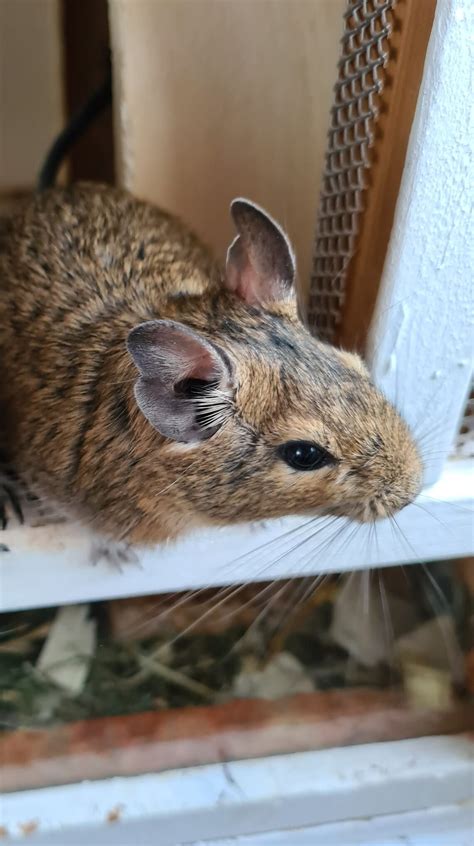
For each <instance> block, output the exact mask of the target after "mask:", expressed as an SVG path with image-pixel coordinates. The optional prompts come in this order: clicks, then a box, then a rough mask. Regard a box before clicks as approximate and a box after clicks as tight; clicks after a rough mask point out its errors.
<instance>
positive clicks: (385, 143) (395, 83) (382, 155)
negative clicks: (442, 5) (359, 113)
mask: <svg viewBox="0 0 474 846" xmlns="http://www.w3.org/2000/svg"><path fill="white" fill-rule="evenodd" d="M435 8H436V0H398V2H397V3H396V5H395V7H394V10H393V25H394V29H393V34H392V36H391V38H390V58H389V63H388V66H387V67H386V69H385V73H384V88H383V91H382V95H381V97H380V103H379V108H380V116H379V118H378V121H377V124H376V142H375V145H374V147H373V148H372V151H371V152H372V164H371V167H370V170H369V171H368V181H369V185H368V188H367V190H366V191H365V192H364V196H363V207H364V211H363V213H362V215H361V218H360V230H359V234H358V237H357V239H356V243H355V249H354V255H353V257H352V259H351V260H350V262H349V265H348V269H347V274H346V300H345V303H344V308H343V312H342V323H341V325H340V327H339V332H338V338H337V340H338V342H339V343H340V344H341V345H342V346H343V347H346V348H348V349H357V350H359V351H360V352H363V351H364V348H365V342H366V338H367V332H368V329H369V326H370V323H371V319H372V315H373V312H374V308H375V303H376V300H377V295H378V291H379V284H380V278H381V276H382V271H383V267H384V262H385V257H386V253H387V249H388V243H389V240H390V233H391V230H392V224H393V219H394V214H395V206H396V203H397V198H398V192H399V188H400V182H401V178H402V173H403V167H404V164H405V157H406V151H407V147H408V140H409V137H410V131H411V127H412V122H413V118H414V115H415V109H416V104H417V99H418V93H419V90H420V85H421V79H422V74H423V67H424V62H425V55H426V50H427V47H428V41H429V37H430V33H431V28H432V24H433V19H434V13H435Z"/></svg>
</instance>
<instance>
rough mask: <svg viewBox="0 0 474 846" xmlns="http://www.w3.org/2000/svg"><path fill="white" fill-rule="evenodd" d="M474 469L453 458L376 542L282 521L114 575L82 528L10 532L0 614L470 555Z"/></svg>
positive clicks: (193, 539)
mask: <svg viewBox="0 0 474 846" xmlns="http://www.w3.org/2000/svg"><path fill="white" fill-rule="evenodd" d="M473 470H474V463H473V462H470V461H452V462H449V463H448V465H447V467H446V470H445V473H444V474H443V476H442V478H441V479H440V480H439V482H437V484H436V485H434V486H433V487H432V488H429V489H427V490H426V491H425V492H424V494H422V495H421V496H420V499H419V505H418V504H416V503H415V504H413V505H411V506H409V507H408V508H406V509H405V510H404V511H402V512H401V513H400V515H399V516H398V517H397V523H398V526H399V528H400V531H401V532H402V533H403V536H402V535H401V534H398V529H395V527H393V526H392V525H391V524H390V523H389V522H388V521H384V522H382V523H380V524H379V525H378V526H377V536H376V540H375V539H374V538H372V539H371V538H370V532H369V528H368V527H366V526H361V527H360V528H358V530H357V532H356V533H355V534H354V529H353V526H352V525H351V524H347V526H346V528H344V532H343V533H342V535H341V536H336V537H335V538H334V539H332V540H331V538H332V536H333V534H334V533H335V532H336V531H339V529H340V525H339V524H336V525H331V526H330V527H329V528H325V529H324V530H322V529H320V526H319V523H314V524H312V525H311V526H308V524H307V521H306V520H304V519H302V518H286V519H285V520H281V521H272V522H269V523H268V524H267V525H265V526H242V527H237V528H233V529H222V530H212V531H205V532H201V533H196V534H194V535H190V536H189V537H187V538H185V539H184V540H182V541H180V542H178V543H175V544H173V545H171V544H170V545H169V546H163V547H160V548H156V549H153V550H148V551H145V552H143V553H142V554H140V559H141V566H140V567H138V566H134V565H128V566H127V567H126V568H125V569H124V571H123V572H119V571H117V570H114V569H113V568H111V567H110V565H108V564H107V563H103V562H100V563H99V564H98V565H97V566H95V567H93V566H92V565H91V564H90V563H89V549H90V538H89V536H88V535H87V533H86V532H85V531H84V530H81V529H80V528H79V527H75V526H71V525H62V526H50V527H45V528H40V529H21V528H20V529H12V530H7V531H6V532H4V533H3V534H2V537H1V540H2V541H3V542H5V543H8V545H9V546H10V549H11V552H8V553H1V554H0V611H7V610H16V609H21V608H38V607H41V606H43V607H44V606H53V605H61V604H66V603H74V602H85V601H92V600H99V599H106V598H109V599H112V598H118V597H125V596H139V595H145V594H151V593H165V592H168V591H179V590H188V589H190V588H199V587H205V586H211V585H214V586H215V585H226V584H232V583H242V582H247V581H262V580H263V581H265V580H269V579H277V578H284V577H287V576H308V575H312V574H316V573H321V572H338V571H344V570H346V571H351V570H356V569H363V568H369V567H375V566H380V567H381V566H386V565H391V564H400V563H405V564H407V563H412V562H416V561H419V560H425V561H426V560H437V559H444V558H455V557H461V556H466V555H470V554H473V553H474V522H473V520H474V517H473V515H474V499H473V493H474V490H473V489H474V485H473V480H474V473H473ZM419 506H420V507H419ZM341 525H344V524H343V523H342V522H341ZM315 531H317V532H318V534H317V536H316V537H315V536H314V533H315ZM284 532H287V533H288V534H286V535H285V536H284V537H283V539H281V540H279V539H280V538H281V537H282V535H283V533H284Z"/></svg>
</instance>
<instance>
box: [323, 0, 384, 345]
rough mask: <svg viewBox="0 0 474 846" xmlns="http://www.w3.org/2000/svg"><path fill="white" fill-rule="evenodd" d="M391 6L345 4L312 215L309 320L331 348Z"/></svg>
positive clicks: (363, 0) (359, 209) (364, 1)
mask: <svg viewBox="0 0 474 846" xmlns="http://www.w3.org/2000/svg"><path fill="white" fill-rule="evenodd" d="M396 3H397V0H349V2H348V5H347V10H346V12H345V16H344V17H345V28H344V35H343V38H342V47H341V58H340V60H339V63H338V79H337V82H336V85H335V88H334V104H333V106H332V109H331V120H330V128H329V133H328V145H327V152H326V160H325V167H324V172H323V177H322V189H321V196H320V206H319V213H318V223H317V232H316V244H315V252H314V262H313V272H312V277H311V283H310V294H309V305H308V319H309V322H310V325H311V326H312V327H313V328H314V330H315V332H316V334H317V335H318V336H319V337H320V338H323V339H324V340H326V341H329V342H331V341H334V339H335V335H336V331H337V328H338V326H339V323H340V320H341V315H342V310H343V306H344V299H345V294H346V273H347V267H348V263H349V260H350V258H351V257H352V255H353V253H354V248H355V241H356V236H357V233H358V230H359V222H360V218H361V215H362V213H363V210H364V191H365V189H366V187H367V173H368V169H369V168H370V165H371V158H372V157H371V147H372V146H373V144H374V140H375V127H376V123H377V119H378V115H379V108H380V95H381V92H382V90H383V86H384V75H385V74H384V68H385V67H386V65H387V62H388V59H389V53H390V36H391V34H392V30H393V23H394V21H393V10H394V8H395V6H396Z"/></svg>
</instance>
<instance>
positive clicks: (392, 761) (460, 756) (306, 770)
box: [0, 735, 474, 846]
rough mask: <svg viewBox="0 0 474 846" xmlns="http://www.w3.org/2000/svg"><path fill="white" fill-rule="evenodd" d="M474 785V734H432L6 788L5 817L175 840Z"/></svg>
mask: <svg viewBox="0 0 474 846" xmlns="http://www.w3.org/2000/svg"><path fill="white" fill-rule="evenodd" d="M473 784H474V760H473V755H472V739H469V737H468V736H467V735H459V736H453V737H444V736H441V737H428V738H420V739H415V740H403V741H396V742H387V743H378V744H368V745H363V746H353V747H347V748H337V749H330V750H321V751H318V752H306V753H298V754H294V755H280V756H275V757H270V758H262V759H256V760H253V761H235V762H231V763H228V764H225V765H224V764H212V765H208V766H202V767H192V768H189V769H184V770H175V771H169V772H165V773H158V774H151V775H143V776H135V777H133V778H116V779H108V780H105V781H97V782H83V783H81V784H75V785H74V784H73V785H67V786H62V787H61V786H59V787H49V788H44V789H43V790H32V791H24V792H20V793H13V794H7V795H4V796H3V797H2V801H1V807H0V824H1V825H2V826H4V828H5V829H6V830H7V831H8V832H9V835H10V838H11V839H12V840H15V839H18V838H19V837H23V836H24V828H22V827H24V826H25V825H28V824H29V823H30V824H36V830H35V833H34V834H32V835H30V837H29V838H28V842H29V843H32V844H48V846H53V844H61V846H67V844H79V843H81V844H83V843H87V844H88V846H93V844H101V846H102V844H109V843H110V844H112V843H113V844H114V846H120V844H123V846H125V844H127V846H130V844H132V843H140V846H145V844H148V843H149V844H153V846H155V844H157V843H159V846H177V844H180V843H181V844H182V843H190V842H195V841H196V840H197V841H199V840H202V839H210V838H217V837H234V836H238V835H244V834H250V833H256V832H264V831H271V830H274V829H278V828H283V829H291V828H296V827H304V826H309V825H316V824H319V825H322V824H328V823H334V822H336V821H337V822H341V821H344V820H351V819H354V818H358V819H359V820H360V819H364V818H370V817H381V816H382V815H389V814H399V813H409V812H413V811H419V810H421V809H428V808H432V807H433V806H436V805H450V804H457V803H467V802H469V801H470V800H471V799H472V789H473ZM111 815H112V816H114V817H115V816H117V817H119V820H118V821H116V822H115V823H113V824H111V823H109V822H108V819H109V818H110V816H111ZM7 842H8V841H7ZM316 842H317V841H316ZM319 842H322V841H319ZM333 842H334V841H333ZM330 843H331V841H329V842H327V843H325V844H324V846H330ZM338 846H341V844H340V842H338ZM378 846H380V844H378ZM453 846H454V845H453Z"/></svg>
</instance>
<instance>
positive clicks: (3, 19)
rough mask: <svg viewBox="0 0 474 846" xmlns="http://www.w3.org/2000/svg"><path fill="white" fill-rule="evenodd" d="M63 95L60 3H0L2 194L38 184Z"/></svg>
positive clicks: (59, 121)
mask: <svg viewBox="0 0 474 846" xmlns="http://www.w3.org/2000/svg"><path fill="white" fill-rule="evenodd" d="M62 96H63V95H62V79H61V43H60V26H59V2H58V0H0V192H6V191H11V190H16V189H23V188H29V187H31V186H32V185H33V184H34V182H35V180H36V176H37V172H38V169H39V167H40V164H41V162H42V159H43V157H44V155H45V153H46V151H47V149H48V147H49V145H50V144H51V141H52V140H53V139H54V137H55V135H56V134H57V133H58V131H59V130H60V129H61V128H62V124H63V105H62Z"/></svg>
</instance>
